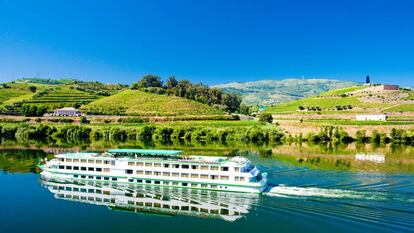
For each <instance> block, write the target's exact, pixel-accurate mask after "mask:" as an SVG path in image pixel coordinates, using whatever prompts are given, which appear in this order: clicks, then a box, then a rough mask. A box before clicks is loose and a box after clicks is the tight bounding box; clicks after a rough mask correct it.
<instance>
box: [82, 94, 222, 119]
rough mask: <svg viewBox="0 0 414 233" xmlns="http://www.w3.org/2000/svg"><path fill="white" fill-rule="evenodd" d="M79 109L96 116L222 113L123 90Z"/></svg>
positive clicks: (177, 99)
mask: <svg viewBox="0 0 414 233" xmlns="http://www.w3.org/2000/svg"><path fill="white" fill-rule="evenodd" d="M81 109H82V110H83V111H84V112H86V113H88V114H96V115H141V116H182V115H186V116H195V115H215V114H223V113H224V112H223V111H221V110H218V109H216V108H213V107H211V106H209V105H206V104H202V103H200V102H196V101H193V100H188V99H185V98H181V97H176V96H167V95H159V94H152V93H147V92H142V91H138V90H125V91H122V92H120V93H118V94H115V95H113V96H109V97H105V98H102V99H99V100H96V101H93V102H91V103H90V104H87V105H85V106H83V107H82V108H81Z"/></svg>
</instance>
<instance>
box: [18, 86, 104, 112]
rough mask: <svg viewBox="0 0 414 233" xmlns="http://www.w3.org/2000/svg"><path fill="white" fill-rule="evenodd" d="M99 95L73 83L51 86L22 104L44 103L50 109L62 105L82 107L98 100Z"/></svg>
mask: <svg viewBox="0 0 414 233" xmlns="http://www.w3.org/2000/svg"><path fill="white" fill-rule="evenodd" d="M97 98H98V96H96V95H93V94H90V93H88V92H84V91H79V90H76V89H75V88H74V87H73V86H71V85H61V86H51V87H50V88H49V89H47V90H44V91H41V92H39V93H36V94H35V95H33V97H32V98H31V99H29V100H25V101H23V102H22V104H36V105H44V106H46V107H47V109H48V110H49V111H51V110H53V109H56V108H61V107H80V106H81V105H84V104H88V103H90V102H92V101H94V100H96V99H97Z"/></svg>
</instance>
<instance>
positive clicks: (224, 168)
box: [59, 158, 240, 172]
mask: <svg viewBox="0 0 414 233" xmlns="http://www.w3.org/2000/svg"><path fill="white" fill-rule="evenodd" d="M59 161H60V162H68V163H72V162H73V163H88V164H108V165H109V164H112V165H114V164H113V163H111V160H94V159H69V158H66V159H65V158H59ZM112 162H113V161H112ZM128 166H137V167H159V168H161V167H163V168H175V169H192V170H211V171H229V167H228V166H215V165H210V166H209V165H190V164H175V163H157V162H154V163H152V162H128ZM234 171H235V172H240V168H239V167H235V168H234Z"/></svg>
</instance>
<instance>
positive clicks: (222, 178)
mask: <svg viewBox="0 0 414 233" xmlns="http://www.w3.org/2000/svg"><path fill="white" fill-rule="evenodd" d="M220 180H229V177H228V176H220Z"/></svg>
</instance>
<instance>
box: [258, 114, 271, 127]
mask: <svg viewBox="0 0 414 233" xmlns="http://www.w3.org/2000/svg"><path fill="white" fill-rule="evenodd" d="M259 122H260V123H262V124H266V123H272V122H273V117H272V114H270V113H267V112H262V113H261V114H260V115H259Z"/></svg>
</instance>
